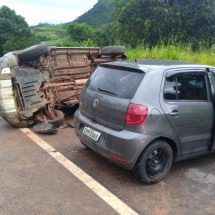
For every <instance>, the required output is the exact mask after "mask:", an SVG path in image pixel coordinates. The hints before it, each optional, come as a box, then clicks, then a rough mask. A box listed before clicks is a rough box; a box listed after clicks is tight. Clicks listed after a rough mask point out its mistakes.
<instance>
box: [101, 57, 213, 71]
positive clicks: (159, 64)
mask: <svg viewBox="0 0 215 215" xmlns="http://www.w3.org/2000/svg"><path fill="white" fill-rule="evenodd" d="M104 64H105V65H110V66H111V65H115V66H122V67H124V68H133V69H138V70H142V71H144V72H148V71H150V70H152V69H156V68H164V67H166V68H169V69H170V68H176V69H177V68H182V67H195V68H202V67H204V68H206V67H207V68H214V67H212V66H209V65H203V64H199V63H193V62H186V61H178V60H159V59H144V60H133V61H131V60H129V61H127V60H125V61H114V62H108V63H104Z"/></svg>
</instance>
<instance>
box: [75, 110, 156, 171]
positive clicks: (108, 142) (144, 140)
mask: <svg viewBox="0 0 215 215" xmlns="http://www.w3.org/2000/svg"><path fill="white" fill-rule="evenodd" d="M85 126H87V127H90V128H91V129H93V130H95V131H98V132H100V133H101V136H100V138H99V139H98V141H94V140H93V139H91V138H90V137H88V136H86V135H85V134H83V129H84V127H85ZM75 132H76V134H77V136H78V137H79V139H80V141H81V142H82V143H83V144H84V145H86V146H87V147H89V148H91V149H92V150H94V151H95V152H97V153H98V154H100V155H102V156H103V157H105V158H107V159H109V160H111V161H112V162H113V163H115V164H117V165H119V166H122V167H123V168H125V169H132V168H133V167H134V165H135V163H136V161H137V159H138V157H139V156H140V154H141V152H142V151H143V149H144V148H145V147H146V146H147V145H148V144H149V143H150V142H151V141H152V140H153V139H154V137H153V136H149V135H144V134H140V133H135V132H131V131H128V130H122V131H117V130H113V129H111V128H108V127H106V126H103V125H101V124H98V123H96V122H94V121H92V120H91V119H89V118H88V117H86V116H84V115H83V114H81V113H80V111H79V109H78V110H77V111H76V112H75Z"/></svg>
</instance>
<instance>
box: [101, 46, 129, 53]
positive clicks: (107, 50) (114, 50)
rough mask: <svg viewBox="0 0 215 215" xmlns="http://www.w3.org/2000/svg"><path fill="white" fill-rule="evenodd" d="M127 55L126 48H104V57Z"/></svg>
mask: <svg viewBox="0 0 215 215" xmlns="http://www.w3.org/2000/svg"><path fill="white" fill-rule="evenodd" d="M124 53H125V46H106V47H104V48H102V55H122V54H124Z"/></svg>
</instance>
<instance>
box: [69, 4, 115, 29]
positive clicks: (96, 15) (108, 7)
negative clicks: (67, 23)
mask: <svg viewBox="0 0 215 215" xmlns="http://www.w3.org/2000/svg"><path fill="white" fill-rule="evenodd" d="M113 11H114V5H113V4H112V0H98V2H97V4H95V5H94V7H93V8H92V9H90V10H89V11H87V12H86V13H84V14H83V15H81V16H79V17H78V18H77V19H76V20H74V21H73V22H77V23H87V24H88V25H90V26H92V27H95V28H99V27H101V26H102V25H104V24H108V23H111V22H113V21H114V18H113Z"/></svg>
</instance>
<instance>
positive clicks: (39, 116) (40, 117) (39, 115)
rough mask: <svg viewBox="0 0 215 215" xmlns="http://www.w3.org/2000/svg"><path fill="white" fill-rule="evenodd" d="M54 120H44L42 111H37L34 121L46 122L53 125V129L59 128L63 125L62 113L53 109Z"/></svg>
mask: <svg viewBox="0 0 215 215" xmlns="http://www.w3.org/2000/svg"><path fill="white" fill-rule="evenodd" d="M53 111H54V113H55V116H56V118H55V119H46V117H45V115H44V114H43V112H42V111H39V112H37V113H36V114H35V119H36V121H37V122H46V123H50V124H53V125H54V126H55V127H59V126H61V125H63V123H64V113H63V112H62V111H60V110H57V109H54V110H53Z"/></svg>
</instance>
